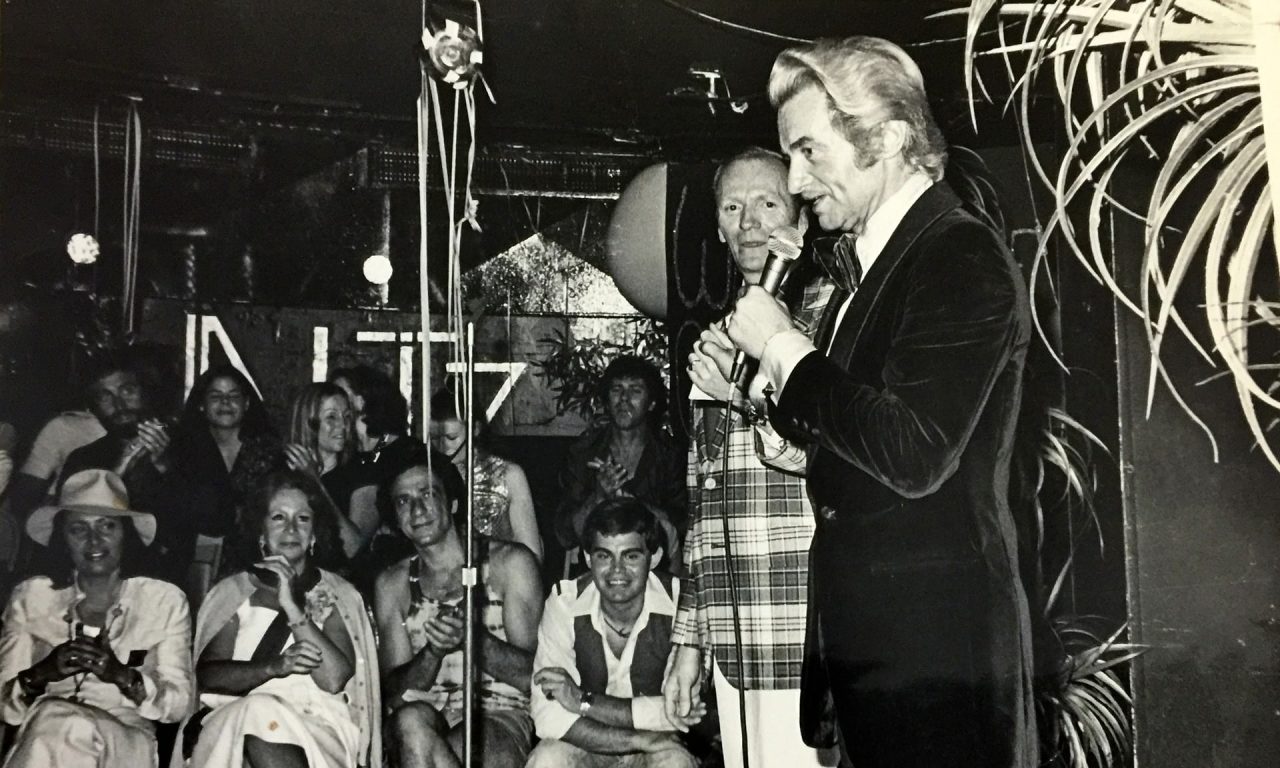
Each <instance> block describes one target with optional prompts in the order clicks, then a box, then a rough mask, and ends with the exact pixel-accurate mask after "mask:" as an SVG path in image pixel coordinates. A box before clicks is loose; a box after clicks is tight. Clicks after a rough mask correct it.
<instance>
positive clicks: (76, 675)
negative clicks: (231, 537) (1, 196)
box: [0, 469, 194, 768]
mask: <svg viewBox="0 0 1280 768" xmlns="http://www.w3.org/2000/svg"><path fill="white" fill-rule="evenodd" d="M26 529H27V534H28V535H29V536H31V538H32V539H34V540H35V541H36V542H38V543H40V544H42V545H45V546H48V547H49V549H50V558H49V561H48V566H47V568H46V571H47V572H46V573H45V575H42V576H36V577H33V578H30V579H27V580H26V581H24V582H22V583H21V584H19V585H18V586H17V587H16V588H15V589H14V591H13V594H12V596H11V597H10V599H9V603H8V606H7V608H6V609H5V614H4V628H3V630H2V631H0V681H3V686H2V687H0V712H2V713H3V717H4V720H5V722H7V723H10V724H12V725H21V729H20V730H19V731H18V737H17V743H16V744H15V745H14V748H13V750H12V751H11V752H10V754H9V757H8V759H7V760H6V761H5V763H4V766H5V768H22V767H25V766H41V767H42V768H43V767H44V766H52V765H57V766H59V768H87V767H88V766H94V767H95V768H98V767H102V768H105V767H106V766H138V767H139V768H141V767H142V766H148V765H154V764H155V763H156V761H157V756H156V741H155V726H154V723H155V722H157V721H159V722H177V721H179V720H181V719H182V718H183V717H184V716H186V715H187V713H188V712H190V711H191V707H192V703H193V696H192V689H193V677H194V676H193V672H192V667H191V646H190V640H189V638H190V632H191V616H190V611H189V608H188V607H187V599H186V597H185V596H184V595H183V594H182V590H180V589H178V588H177V587H176V586H174V585H172V584H169V583H168V582H164V581H159V580H156V579H151V578H147V577H144V576H140V575H137V571H138V569H139V567H140V566H142V565H144V562H145V561H144V557H145V555H144V553H143V548H144V547H145V546H146V545H148V544H150V543H151V541H152V540H153V539H154V538H155V534H156V521H155V518H154V517H152V516H151V515H149V514H146V513H143V512H135V511H133V510H131V509H129V497H128V494H127V493H126V491H125V488H124V483H123V482H122V481H121V480H120V478H119V477H117V476H116V475H114V474H112V473H111V472H108V471H106V470H102V469H87V470H84V471H81V472H77V473H76V474H74V475H72V476H70V477H69V478H67V480H66V482H65V483H64V484H63V486H62V491H61V494H60V496H59V499H58V504H56V505H53V506H47V507H41V508H39V509H37V510H36V511H35V512H33V513H31V516H30V517H29V518H28V519H27V526H26Z"/></svg>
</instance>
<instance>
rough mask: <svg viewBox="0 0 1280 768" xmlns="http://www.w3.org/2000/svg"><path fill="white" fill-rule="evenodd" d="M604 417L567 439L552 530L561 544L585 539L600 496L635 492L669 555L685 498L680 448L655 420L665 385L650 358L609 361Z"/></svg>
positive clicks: (682, 521)
mask: <svg viewBox="0 0 1280 768" xmlns="http://www.w3.org/2000/svg"><path fill="white" fill-rule="evenodd" d="M600 398H601V399H602V400H603V401H604V403H605V407H606V415H607V417H608V418H607V420H605V421H604V422H603V423H600V424H597V425H594V426H592V427H590V428H588V429H587V431H586V432H584V433H583V434H582V436H581V437H579V438H578V439H577V440H576V441H574V442H573V444H572V445H570V446H569V450H568V454H567V456H566V458H565V464H564V468H563V469H562V471H561V473H560V487H561V488H562V489H563V491H564V494H563V497H562V499H561V502H560V505H559V507H558V509H557V512H556V536H557V538H558V539H559V540H560V544H561V545H562V546H564V547H565V548H566V549H569V548H571V547H576V546H578V542H579V541H581V540H582V524H583V522H584V521H585V520H586V518H587V513H589V512H590V511H591V510H593V509H595V508H596V506H597V505H599V504H600V502H602V501H606V500H608V499H615V498H624V497H634V498H637V499H639V500H640V501H642V502H644V503H645V504H646V505H648V507H649V509H650V510H651V511H652V512H653V513H654V514H655V515H656V516H657V518H658V522H659V525H660V526H661V527H662V530H663V533H664V537H663V538H664V547H665V551H666V552H667V554H668V555H669V559H668V562H673V563H678V562H680V561H679V559H678V558H677V557H676V552H677V549H678V547H679V544H680V542H681V541H682V540H683V539H684V531H685V525H686V519H687V515H688V509H687V506H688V502H687V497H686V492H685V452H684V451H683V450H682V449H681V448H680V447H679V446H677V445H676V443H675V441H674V440H673V439H672V438H671V437H670V436H669V435H668V434H667V433H666V432H664V431H663V430H662V427H661V426H660V424H659V421H660V419H661V417H662V412H663V410H664V409H665V407H666V401H667V391H666V387H665V386H663V383H662V375H661V374H660V373H659V372H658V369H657V368H655V367H654V365H653V364H652V363H650V362H648V361H646V360H643V359H641V358H639V357H634V356H631V355H624V356H622V357H619V358H617V359H615V360H614V361H613V362H611V363H609V366H608V367H607V368H605V371H604V374H603V376H602V377H601V382H600Z"/></svg>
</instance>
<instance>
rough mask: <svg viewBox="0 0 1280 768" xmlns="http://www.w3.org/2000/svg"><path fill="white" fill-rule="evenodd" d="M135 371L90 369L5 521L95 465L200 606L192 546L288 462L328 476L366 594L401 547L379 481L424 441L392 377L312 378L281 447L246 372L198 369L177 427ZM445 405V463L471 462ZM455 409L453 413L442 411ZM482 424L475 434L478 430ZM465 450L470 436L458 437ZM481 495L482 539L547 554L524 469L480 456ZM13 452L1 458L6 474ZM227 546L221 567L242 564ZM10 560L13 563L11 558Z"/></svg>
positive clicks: (167, 574) (18, 484)
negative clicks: (380, 498) (121, 492)
mask: <svg viewBox="0 0 1280 768" xmlns="http://www.w3.org/2000/svg"><path fill="white" fill-rule="evenodd" d="M144 379H145V377H144V376H143V375H142V373H141V372H140V370H139V368H138V367H137V366H136V365H134V364H133V363H132V362H131V361H129V360H126V359H124V358H121V357H107V358H104V359H100V360H99V361H97V362H96V363H95V366H94V367H93V368H92V369H91V370H90V371H88V374H87V380H88V386H87V394H88V397H87V403H88V409H89V410H88V411H87V412H72V413H66V414H62V415H61V416H58V417H55V418H54V419H53V420H51V421H50V422H49V424H48V425H47V426H46V427H45V428H44V429H43V430H42V431H41V433H40V435H39V436H38V437H37V439H36V442H35V443H34V445H33V446H32V449H31V451H30V455H29V456H28V458H27V461H26V463H25V464H24V465H23V466H22V468H21V470H20V471H19V472H18V473H17V474H16V476H15V477H14V480H13V483H12V486H13V487H12V488H11V489H9V491H8V492H7V493H5V494H4V497H3V498H4V500H5V502H6V503H7V505H8V507H9V508H10V509H9V514H8V515H7V517H6V519H7V520H12V521H14V522H15V526H14V527H15V529H18V528H20V526H21V522H22V521H23V520H25V518H26V516H27V515H28V514H29V513H30V511H31V510H33V509H34V508H35V507H37V506H38V505H39V504H40V503H42V502H43V501H45V500H46V499H47V498H50V497H52V496H56V494H57V490H58V488H59V487H60V485H61V480H60V478H65V477H68V476H69V475H70V474H73V473H75V472H77V471H80V470H83V469H89V468H95V469H105V470H109V471H111V472H113V473H114V474H116V475H118V476H120V477H121V479H122V480H123V481H124V483H125V487H126V489H127V490H128V492H129V495H130V498H131V500H132V503H133V504H134V506H135V508H136V509H138V510H140V511H144V512H149V513H151V514H153V515H154V516H155V518H156V521H157V533H156V540H155V542H154V544H153V545H152V546H151V547H150V554H151V556H152V557H153V558H154V559H155V564H156V566H157V575H159V576H162V577H163V578H166V579H168V580H170V581H173V582H174V583H177V584H180V585H183V586H184V587H185V588H186V589H187V591H188V595H189V596H190V597H191V598H192V600H193V601H198V600H199V598H200V597H201V595H202V594H203V592H204V590H205V589H207V585H208V582H207V581H204V582H199V581H193V582H189V581H188V578H189V574H190V571H191V564H192V561H193V556H194V553H195V548H196V543H197V539H198V537H200V536H205V537H212V538H213V539H214V540H215V541H217V540H219V539H221V538H222V537H225V536H227V535H228V534H230V533H232V532H234V531H236V530H238V529H240V528H241V527H242V525H241V523H240V520H241V517H242V515H243V510H244V506H245V502H246V499H247V495H248V492H249V489H250V488H251V487H252V486H253V485H254V484H255V483H256V482H257V481H258V480H260V479H261V478H262V477H264V476H265V475H266V474H268V473H269V472H271V471H273V470H277V469H281V468H284V467H290V468H293V469H295V470H299V471H302V472H306V473H308V474H310V475H312V476H313V477H314V478H316V479H317V480H319V481H320V482H321V483H322V485H323V487H324V489H325V492H326V493H327V494H328V496H329V499H330V500H331V501H332V502H333V505H334V506H335V507H336V508H337V510H338V512H339V518H338V525H339V534H340V542H341V549H342V552H343V555H344V556H345V559H346V560H347V561H349V562H350V563H351V564H352V570H351V572H352V573H354V574H359V575H360V576H361V577H362V578H357V579H356V583H357V586H358V587H360V588H361V589H362V590H365V591H367V590H368V589H369V588H371V587H372V579H373V577H374V575H376V573H377V571H378V570H379V569H380V568H381V567H384V566H386V565H387V564H389V563H390V562H393V561H394V560H396V559H397V558H398V557H400V556H402V555H404V554H405V553H406V550H405V547H404V545H403V542H402V540H401V539H400V538H399V537H397V536H396V535H395V530H394V527H393V526H389V525H388V524H387V523H386V522H385V521H384V520H383V519H382V517H381V516H380V514H379V512H378V509H377V500H376V496H377V486H378V484H379V483H380V482H381V481H382V480H383V479H385V475H386V472H387V468H388V467H391V466H394V465H395V463H396V462H397V461H398V460H400V459H401V458H403V456H404V455H405V454H406V453H407V452H411V451H414V450H421V449H422V447H423V445H422V443H421V442H420V441H418V440H417V439H415V438H413V437H411V436H409V435H408V434H407V431H408V415H409V414H408V405H407V403H406V402H405V399H404V397H403V396H402V395H401V393H400V392H399V390H398V389H397V388H396V387H395V385H394V384H393V383H392V381H391V380H390V379H389V378H388V377H387V376H386V375H384V374H382V373H381V372H379V371H376V370H374V369H372V368H369V367H367V366H361V367H356V368H343V369H338V370H336V371H334V375H333V382H332V383H327V382H320V383H312V384H307V385H305V386H303V387H302V389H301V390H300V391H299V392H298V393H297V394H296V395H295V397H294V398H293V400H292V402H291V404H290V408H289V423H288V430H287V431H286V433H285V434H284V439H282V438H281V437H279V436H278V434H277V432H276V431H275V429H273V427H272V426H271V423H270V419H269V418H268V415H267V412H266V408H265V407H264V405H263V402H262V399H261V397H260V396H259V394H258V392H257V390H256V389H255V387H254V385H253V384H252V383H251V382H250V381H249V379H248V378H247V377H246V376H245V375H244V374H243V373H242V372H241V371H239V370H238V369H236V368H234V367H232V366H230V365H216V366H214V367H212V368H210V369H209V370H207V371H205V372H204V373H203V374H201V375H200V376H199V377H198V378H197V379H196V381H195V382H194V385H193V387H192V389H191V391H190V393H189V394H188V397H187V400H186V404H185V406H184V408H183V410H182V413H181V415H180V417H179V418H178V419H177V421H176V422H175V423H174V424H173V425H170V424H169V423H167V422H166V420H165V419H163V418H161V417H160V415H159V414H158V411H157V408H156V406H155V403H154V402H153V398H152V397H151V393H152V392H153V391H154V390H155V389H156V387H155V386H154V385H153V384H151V383H148V382H147V381H146V380H144ZM434 401H435V402H437V403H439V404H440V406H439V407H440V408H441V409H442V415H441V417H440V419H441V421H440V422H439V423H438V424H433V425H432V427H433V429H432V431H433V433H435V434H436V435H437V436H438V437H437V438H436V441H437V442H438V443H440V444H442V445H443V444H446V443H447V444H448V446H449V447H450V451H449V452H450V455H451V457H452V458H454V460H455V461H457V462H465V451H462V450H460V445H459V443H458V441H457V439H456V438H453V439H448V438H446V437H445V436H444V435H445V434H452V432H453V431H455V429H456V428H455V426H454V425H456V424H458V423H460V422H459V420H458V415H457V411H456V409H455V408H453V401H454V397H453V395H452V393H449V392H448V391H447V390H446V391H443V392H441V393H440V395H439V396H438V397H436V398H435V399H434ZM445 411H447V412H445ZM481 428H482V425H478V426H477V430H479V429H481ZM462 442H463V444H465V441H462ZM477 458H478V459H479V462H478V466H477V478H478V479H477V483H476V485H477V489H478V491H480V492H481V493H480V495H481V496H482V497H483V498H484V499H486V500H487V503H486V504H485V507H484V512H483V515H482V517H483V518H484V524H483V525H482V526H481V528H482V530H484V531H485V532H486V533H492V534H493V535H495V536H497V537H499V538H504V539H509V540H514V541H519V542H521V543H523V544H525V545H526V546H527V547H529V548H530V550H532V551H533V552H534V553H535V555H537V556H538V557H539V558H540V557H541V552H542V543H541V538H540V536H539V535H538V528H537V521H536V518H535V515H534V510H533V502H532V498H531V496H530V494H529V489H528V484H527V482H525V480H524V475H523V472H522V471H521V470H520V468H519V467H518V466H516V465H514V464H512V463H510V462H506V461H505V460H501V459H498V458H497V457H496V456H493V455H492V454H489V453H487V452H484V451H482V450H478V451H477ZM10 459H11V457H10V456H9V455H8V453H7V452H0V471H3V470H4V469H5V467H6V466H7V465H8V463H9V460H10ZM27 549H29V550H32V551H29V552H26V553H25V554H24V556H23V557H21V558H19V559H20V560H23V561H25V562H21V563H19V568H18V570H19V571H22V570H29V569H30V568H31V567H39V565H40V561H41V560H42V558H44V557H45V553H44V552H43V551H41V550H40V549H39V548H34V549H32V548H30V547H28V548H27ZM239 554H240V553H238V552H236V551H235V550H230V549H228V550H224V553H223V558H222V565H223V568H222V573H224V574H225V573H228V572H230V571H232V570H234V569H235V568H237V567H241V566H243V565H245V563H243V562H238V561H237V559H236V558H237V557H238V556H239ZM11 559H12V556H11Z"/></svg>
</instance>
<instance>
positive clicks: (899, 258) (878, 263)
mask: <svg viewBox="0 0 1280 768" xmlns="http://www.w3.org/2000/svg"><path fill="white" fill-rule="evenodd" d="M958 207H960V199H959V198H958V197H956V195H955V193H954V192H952V191H951V188H950V187H948V186H947V185H946V183H945V182H941V181H936V182H934V183H933V186H931V187H929V188H928V189H927V190H925V192H924V194H922V195H921V196H920V198H919V199H918V200H916V201H915V203H914V204H913V205H912V206H911V208H910V209H909V210H908V211H907V215H906V216H904V217H903V218H902V221H901V222H899V223H898V227H897V229H895V230H893V234H892V235H890V236H889V241H888V242H887V243H885V246H884V250H883V251H881V252H880V255H879V256H878V257H876V260H875V262H874V263H873V264H872V265H871V269H869V270H867V274H865V275H863V277H862V283H861V284H860V285H859V286H858V290H857V292H856V293H854V294H853V301H851V302H850V303H849V310H848V311H847V312H845V316H844V321H843V322H841V324H840V327H839V328H838V329H836V337H835V341H834V342H833V343H832V345H831V354H830V355H829V357H830V358H831V359H832V360H833V361H835V362H836V363H837V364H839V365H840V366H841V367H842V368H847V367H848V364H849V361H850V359H851V358H852V356H853V351H854V350H855V349H857V347H858V341H859V339H861V337H862V332H863V330H864V329H865V328H866V323H867V320H868V318H869V317H870V316H871V313H870V309H871V307H873V306H875V305H876V303H877V302H878V301H879V300H880V297H881V295H882V294H883V293H884V290H885V288H886V287H887V286H888V285H889V283H890V280H889V278H890V277H892V276H893V274H894V273H895V272H896V271H897V270H898V268H899V266H901V265H902V263H903V261H904V258H903V257H905V256H906V255H907V254H908V253H909V252H910V251H911V249H912V247H913V246H914V245H915V244H916V242H917V241H918V240H919V239H920V236H921V235H923V234H924V233H925V231H926V230H928V229H929V227H930V226H932V225H933V223H934V222H936V221H937V220H938V219H940V218H942V216H944V215H945V214H947V213H949V212H951V211H952V210H954V209H956V208H958ZM828 306H833V305H828ZM833 311H839V307H834V310H833Z"/></svg>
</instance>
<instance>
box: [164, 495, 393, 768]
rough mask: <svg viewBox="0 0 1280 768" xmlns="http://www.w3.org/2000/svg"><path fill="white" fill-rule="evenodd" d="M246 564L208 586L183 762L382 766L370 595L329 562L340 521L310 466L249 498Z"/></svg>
mask: <svg viewBox="0 0 1280 768" xmlns="http://www.w3.org/2000/svg"><path fill="white" fill-rule="evenodd" d="M247 511H248V515H247V519H246V521H245V522H246V532H247V533H248V536H246V542H247V546H249V547H252V548H254V549H256V550H257V553H256V554H257V558H256V559H257V563H256V564H255V565H254V566H251V567H250V569H249V570H248V571H243V572H240V573H237V574H236V575H234V576H230V577H228V578H226V579H223V580H222V581H221V582H219V583H218V584H217V586H215V587H214V588H213V590H212V591H210V592H209V596H208V598H207V599H206V600H205V602H204V605H203V606H202V607H201V609H200V617H199V620H198V621H197V622H196V642H195V652H196V656H197V659H198V662H197V665H196V679H197V682H198V684H199V689H200V704H201V708H200V711H199V712H197V714H196V716H195V717H194V718H192V721H191V722H189V723H188V724H187V725H186V726H185V727H184V728H183V734H182V740H183V746H182V748H181V749H177V750H175V753H174V759H173V766H174V767H175V768H177V767H178V766H181V765H182V764H183V759H184V757H187V756H189V757H190V758H191V763H190V764H191V765H192V766H201V768H224V767H225V768H239V766H241V765H250V766H309V768H326V766H332V767H333V768H339V767H341V768H346V766H354V765H357V764H361V765H366V766H371V768H376V766H377V765H378V764H379V763H380V757H381V752H382V750H381V743H380V735H379V728H378V696H379V694H378V675H377V671H376V670H377V666H376V665H377V659H376V651H375V650H374V641H373V631H372V629H371V627H370V625H369V619H368V615H367V614H366V613H365V608H364V601H363V600H361V598H360V595H359V594H358V593H357V592H356V590H355V588H354V587H352V586H351V585H350V584H349V583H348V582H347V581H346V580H344V579H343V578H341V577H340V576H337V575H336V574H334V573H331V572H330V571H327V570H324V569H322V568H320V567H319V565H318V564H319V563H328V562H329V561H330V560H332V559H333V558H335V557H337V556H338V547H339V544H338V532H337V518H336V515H335V514H334V512H333V510H332V507H331V505H330V504H329V502H328V499H327V497H326V495H325V493H324V491H323V490H322V489H321V488H320V487H319V485H318V484H317V483H316V482H315V481H314V480H313V479H312V478H311V476H310V475H309V474H308V473H305V472H301V471H298V470H285V471H280V472H273V473H272V474H270V475H268V476H267V477H266V478H264V480H263V482H262V484H261V486H260V488H259V489H258V490H257V491H255V493H254V494H253V496H252V498H251V499H250V501H249V506H248V508H247Z"/></svg>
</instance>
